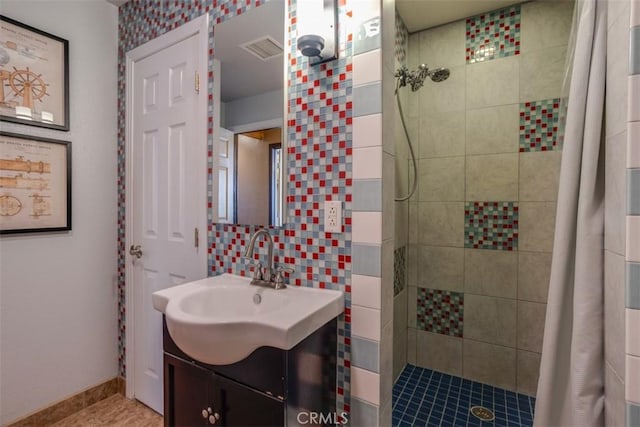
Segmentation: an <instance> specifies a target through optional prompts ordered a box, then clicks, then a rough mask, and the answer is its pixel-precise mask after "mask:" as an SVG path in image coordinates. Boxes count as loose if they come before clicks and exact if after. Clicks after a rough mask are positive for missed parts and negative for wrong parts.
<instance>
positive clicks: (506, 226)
mask: <svg viewBox="0 0 640 427" xmlns="http://www.w3.org/2000/svg"><path fill="white" fill-rule="evenodd" d="M518 230H519V207H518V203H517V202H466V203H465V212H464V237H465V242H464V247H465V248H474V249H495V250H507V251H511V250H514V249H517V248H518V235H519V234H518V233H519V231H518Z"/></svg>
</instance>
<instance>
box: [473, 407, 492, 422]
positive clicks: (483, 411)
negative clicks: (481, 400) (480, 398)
mask: <svg viewBox="0 0 640 427" xmlns="http://www.w3.org/2000/svg"><path fill="white" fill-rule="evenodd" d="M469 411H470V412H471V415H473V416H474V417H476V418H478V419H480V420H482V421H493V420H494V419H495V418H496V416H495V415H493V411H492V410H490V409H487V408H485V407H484V406H472V407H471V409H470V410H469Z"/></svg>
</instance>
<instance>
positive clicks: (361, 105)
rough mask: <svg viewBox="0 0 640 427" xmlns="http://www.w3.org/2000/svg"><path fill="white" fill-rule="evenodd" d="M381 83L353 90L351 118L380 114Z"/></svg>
mask: <svg viewBox="0 0 640 427" xmlns="http://www.w3.org/2000/svg"><path fill="white" fill-rule="evenodd" d="M381 94H382V83H371V84H366V85H362V86H357V87H354V88H353V117H360V116H367V115H369V114H376V113H381V112H382V96H381Z"/></svg>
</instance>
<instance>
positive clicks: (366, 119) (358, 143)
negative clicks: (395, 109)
mask: <svg viewBox="0 0 640 427" xmlns="http://www.w3.org/2000/svg"><path fill="white" fill-rule="evenodd" d="M380 145H382V114H371V115H368V116H362V117H354V118H353V148H354V149H355V148H364V147H378V146H380Z"/></svg>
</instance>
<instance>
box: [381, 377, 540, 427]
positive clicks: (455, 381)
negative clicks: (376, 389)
mask: <svg viewBox="0 0 640 427" xmlns="http://www.w3.org/2000/svg"><path fill="white" fill-rule="evenodd" d="M472 406H484V407H486V408H488V409H491V410H492V411H493V412H494V413H495V420H494V421H491V422H487V421H480V420H479V419H478V418H476V417H475V416H473V415H471V414H470V412H469V410H470V408H471V407H472ZM534 406H535V398H534V397H530V396H526V395H524V394H519V393H515V392H512V391H507V390H503V389H501V388H497V387H493V386H490V385H487V384H482V383H479V382H475V381H471V380H467V379H463V378H460V377H454V376H452V375H447V374H443V373H440V372H436V371H432V370H430V369H423V368H418V367H416V366H413V365H407V366H406V367H405V368H404V370H403V371H402V373H401V374H400V377H399V378H398V380H397V381H396V383H395V384H394V386H393V415H392V418H393V425H394V427H405V426H425V427H426V426H456V427H462V426H480V427H485V426H514V427H515V426H517V427H525V426H526V427H529V426H532V425H533V408H534Z"/></svg>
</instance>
